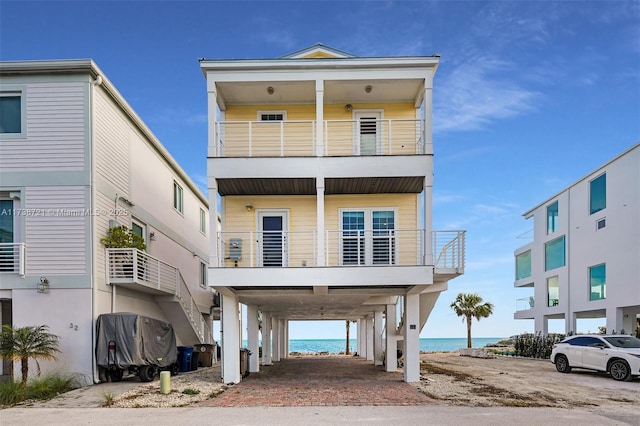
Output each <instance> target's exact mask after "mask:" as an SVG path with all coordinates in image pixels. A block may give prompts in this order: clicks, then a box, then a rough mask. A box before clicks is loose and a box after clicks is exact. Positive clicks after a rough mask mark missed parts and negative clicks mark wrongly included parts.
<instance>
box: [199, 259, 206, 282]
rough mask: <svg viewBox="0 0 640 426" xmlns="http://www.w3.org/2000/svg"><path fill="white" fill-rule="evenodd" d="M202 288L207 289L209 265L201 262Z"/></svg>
mask: <svg viewBox="0 0 640 426" xmlns="http://www.w3.org/2000/svg"><path fill="white" fill-rule="evenodd" d="M200 287H205V288H206V287H207V264H206V263H204V262H200Z"/></svg>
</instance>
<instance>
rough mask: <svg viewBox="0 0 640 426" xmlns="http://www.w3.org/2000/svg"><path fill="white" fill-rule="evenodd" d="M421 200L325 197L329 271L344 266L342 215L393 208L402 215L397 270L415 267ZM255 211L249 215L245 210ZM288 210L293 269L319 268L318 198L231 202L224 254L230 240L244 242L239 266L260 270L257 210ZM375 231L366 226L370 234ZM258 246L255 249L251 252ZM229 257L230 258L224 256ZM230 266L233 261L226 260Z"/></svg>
mask: <svg viewBox="0 0 640 426" xmlns="http://www.w3.org/2000/svg"><path fill="white" fill-rule="evenodd" d="M417 203H418V197H417V196H416V195H415V194H373V195H368V194H367V195H328V196H327V197H325V231H326V235H325V236H322V238H325V243H326V253H327V254H328V259H327V265H328V266H335V265H337V264H338V263H339V259H338V257H339V245H340V241H339V236H340V233H339V232H338V231H339V230H340V209H344V208H357V207H361V208H376V209H377V208H380V209H385V208H389V209H391V208H394V209H397V216H396V223H395V229H396V230H398V231H396V233H395V234H396V238H397V239H396V241H397V253H398V262H397V263H398V264H401V265H403V264H405V265H406V264H415V259H416V256H417V253H418V250H419V242H420V239H419V238H418V232H417V229H418V228H419V227H420V226H419V224H418V221H419V218H418V217H417V210H418V204H417ZM247 204H251V205H252V206H253V209H252V210H251V211H247V208H246V205H247ZM260 209H278V210H287V211H288V214H289V225H288V227H289V231H290V233H289V234H288V236H287V238H288V240H287V241H288V247H289V253H288V257H289V266H302V265H303V262H304V263H306V264H307V266H314V259H315V257H316V249H315V247H316V245H317V235H316V230H317V228H316V198H315V196H227V197H225V203H224V212H223V213H224V217H225V226H224V233H223V238H222V244H223V245H224V250H225V252H228V250H229V240H230V239H231V238H239V239H241V240H242V260H241V261H240V262H238V266H240V267H242V266H250V265H253V266H256V265H257V264H258V261H257V252H258V243H257V241H259V239H260V235H259V234H257V233H255V232H256V230H257V229H256V210H260ZM369 226H370V225H367V229H368V228H369ZM252 245H253V247H252ZM225 256H227V257H228V254H225ZM225 265H226V266H232V265H233V261H231V260H226V261H225Z"/></svg>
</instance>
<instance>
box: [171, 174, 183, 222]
mask: <svg viewBox="0 0 640 426" xmlns="http://www.w3.org/2000/svg"><path fill="white" fill-rule="evenodd" d="M176 187H178V188H180V202H179V203H177V202H176V201H177V200H176V192H177V191H176ZM172 194H173V202H172V205H173V210H175V211H176V212H177V213H178V214H179V215H180V216H184V188H183V187H182V185H180V184H179V183H178V181H177V180H175V179H174V181H173V192H172ZM176 204H179V205H178V206H176ZM178 207H180V208H178Z"/></svg>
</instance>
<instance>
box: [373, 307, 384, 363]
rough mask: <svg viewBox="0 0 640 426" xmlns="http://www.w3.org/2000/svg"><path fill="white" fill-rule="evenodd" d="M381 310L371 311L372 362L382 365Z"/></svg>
mask: <svg viewBox="0 0 640 426" xmlns="http://www.w3.org/2000/svg"><path fill="white" fill-rule="evenodd" d="M383 332H384V331H383V330H382V310H381V309H377V310H376V311H375V312H374V313H373V364H374V365H382V333H383Z"/></svg>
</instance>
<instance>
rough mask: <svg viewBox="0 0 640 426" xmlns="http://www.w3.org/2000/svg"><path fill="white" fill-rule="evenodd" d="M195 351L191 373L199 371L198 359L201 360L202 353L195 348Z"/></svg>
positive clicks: (192, 356) (192, 357)
mask: <svg viewBox="0 0 640 426" xmlns="http://www.w3.org/2000/svg"><path fill="white" fill-rule="evenodd" d="M193 349H194V351H193V353H192V354H191V371H195V370H197V369H198V358H200V352H198V351H197V350H195V347H194V348H193Z"/></svg>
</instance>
